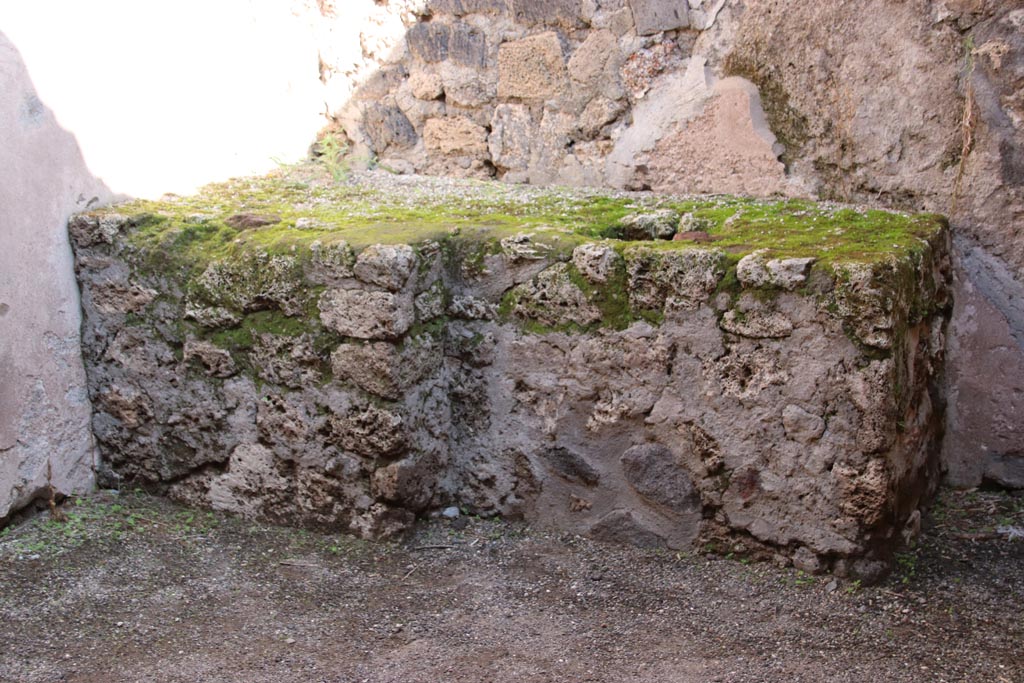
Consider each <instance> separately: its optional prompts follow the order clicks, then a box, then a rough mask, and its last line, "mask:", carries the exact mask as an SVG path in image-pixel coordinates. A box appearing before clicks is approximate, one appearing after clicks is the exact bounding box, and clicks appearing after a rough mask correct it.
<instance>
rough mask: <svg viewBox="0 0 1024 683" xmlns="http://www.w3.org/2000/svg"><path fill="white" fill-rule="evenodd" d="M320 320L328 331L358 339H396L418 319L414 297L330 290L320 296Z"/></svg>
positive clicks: (389, 293) (386, 293)
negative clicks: (416, 317)
mask: <svg viewBox="0 0 1024 683" xmlns="http://www.w3.org/2000/svg"><path fill="white" fill-rule="evenodd" d="M319 308H320V320H321V322H322V323H323V324H324V325H325V326H327V327H328V328H330V329H332V330H334V331H335V332H337V333H338V334H341V335H344V336H346V337H356V338H357V339H394V338H396V337H400V336H402V335H403V334H405V331H406V330H408V329H409V327H410V326H412V324H413V321H414V319H415V312H414V310H413V304H412V297H411V296H408V295H402V294H393V293H391V292H366V291H363V290H359V289H328V290H327V291H325V292H324V293H323V294H322V295H321V296H320V302H319Z"/></svg>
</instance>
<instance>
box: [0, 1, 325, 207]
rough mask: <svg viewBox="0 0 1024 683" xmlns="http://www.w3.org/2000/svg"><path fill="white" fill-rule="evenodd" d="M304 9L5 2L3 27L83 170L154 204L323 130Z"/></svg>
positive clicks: (286, 156) (287, 156) (258, 4)
mask: <svg viewBox="0 0 1024 683" xmlns="http://www.w3.org/2000/svg"><path fill="white" fill-rule="evenodd" d="M304 4H305V3H302V2H294V1H292V2H289V0H215V1H213V2H211V1H210V0H175V2H152V1H148V0H93V1H91V2H82V1H81V0H49V1H48V2H38V0H3V2H0V31H2V32H3V33H4V34H6V36H7V37H8V39H10V40H11V42H13V43H14V45H15V47H17V49H18V51H19V52H20V53H21V57H22V59H23V60H24V62H25V64H26V66H27V68H28V72H29V74H30V76H31V78H32V81H33V84H34V85H35V88H36V90H37V92H38V95H39V98H40V99H41V100H42V101H43V103H44V104H45V105H46V106H47V107H49V108H50V109H52V110H53V112H54V113H55V114H56V117H57V120H58V122H59V123H60V124H61V126H62V127H64V128H66V129H67V130H69V131H71V132H72V133H73V134H74V135H75V136H76V138H77V140H78V143H79V145H80V146H81V148H82V152H83V155H84V157H85V160H86V163H87V164H88V165H89V168H90V170H91V171H92V173H93V174H95V175H97V176H98V177H100V178H101V179H102V180H103V181H104V182H106V183H107V185H108V186H109V187H110V188H111V189H112V190H114V191H115V192H117V193H124V194H129V195H134V196H158V195H160V194H163V193H165V192H176V193H183V192H187V191H189V190H191V189H193V188H195V187H197V186H199V185H202V184H204V183H207V182H210V181H213V180H219V179H224V178H228V177H231V176H237V175H244V174H249V173H259V172H264V171H266V170H269V169H270V168H273V167H274V165H275V161H274V160H275V159H280V160H282V161H294V160H297V159H298V158H301V157H302V156H303V155H304V153H305V151H306V148H307V147H308V145H309V144H310V142H311V141H312V139H313V136H314V134H315V133H316V131H317V130H318V129H319V128H320V127H321V126H323V125H324V123H326V120H325V119H324V117H323V111H324V104H323V93H322V90H321V84H320V82H319V80H318V62H317V46H316V43H315V40H314V39H313V31H312V29H311V24H310V17H309V15H303V13H302V12H301V11H299V9H298V8H301V6H303V5H304ZM314 6H315V5H314ZM0 96H3V94H2V93H0Z"/></svg>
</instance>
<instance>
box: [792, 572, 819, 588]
mask: <svg viewBox="0 0 1024 683" xmlns="http://www.w3.org/2000/svg"><path fill="white" fill-rule="evenodd" d="M793 585H795V586H800V587H801V588H803V587H805V586H812V585H814V577H813V576H811V575H810V574H808V573H807V572H805V571H803V570H802V569H798V570H797V572H796V578H794V579H793Z"/></svg>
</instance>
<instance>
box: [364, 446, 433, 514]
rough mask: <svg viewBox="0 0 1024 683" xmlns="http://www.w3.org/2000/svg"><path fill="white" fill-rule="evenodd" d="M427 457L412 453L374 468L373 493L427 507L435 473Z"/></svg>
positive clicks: (414, 507)
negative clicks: (431, 469)
mask: <svg viewBox="0 0 1024 683" xmlns="http://www.w3.org/2000/svg"><path fill="white" fill-rule="evenodd" d="M425 460H426V459H425V458H423V457H418V456H411V457H408V458H405V459H403V460H399V461H397V462H393V463H390V464H388V465H385V466H384V467H381V468H378V469H377V470H375V471H374V473H373V477H372V480H371V485H370V487H371V488H370V490H371V491H372V493H373V495H374V496H376V497H377V498H380V499H382V500H384V501H386V502H388V503H392V504H399V505H401V506H402V507H405V508H408V509H410V510H414V511H417V512H418V511H421V510H424V509H426V508H427V506H429V505H430V501H431V498H432V497H433V495H434V482H435V481H436V477H435V476H431V475H432V474H433V473H432V472H430V463H429V462H426V461H425Z"/></svg>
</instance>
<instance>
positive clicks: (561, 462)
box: [542, 446, 601, 486]
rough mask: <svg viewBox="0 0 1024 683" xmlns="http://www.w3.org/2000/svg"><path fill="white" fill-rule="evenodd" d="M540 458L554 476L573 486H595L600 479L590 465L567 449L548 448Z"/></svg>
mask: <svg viewBox="0 0 1024 683" xmlns="http://www.w3.org/2000/svg"><path fill="white" fill-rule="evenodd" d="M542 458H543V460H544V462H545V463H546V464H547V465H548V467H550V468H551V469H552V470H554V472H555V474H557V475H558V476H560V477H562V478H563V479H565V480H566V481H569V482H572V483H574V484H583V485H584V486H596V485H597V482H598V481H599V480H600V478H601V475H600V474H598V473H597V470H595V469H594V468H593V467H591V466H590V463H588V462H587V461H586V460H584V459H583V457H582V456H580V455H578V454H576V453H573V452H572V451H570V450H569V449H568V448H562V447H558V446H556V447H554V448H549V449H548V450H546V451H545V452H544V453H543V454H542Z"/></svg>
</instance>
